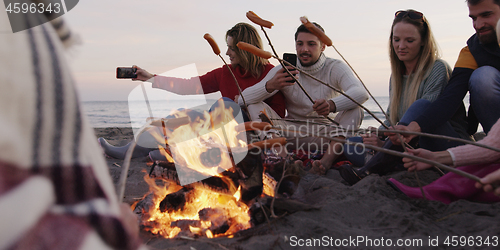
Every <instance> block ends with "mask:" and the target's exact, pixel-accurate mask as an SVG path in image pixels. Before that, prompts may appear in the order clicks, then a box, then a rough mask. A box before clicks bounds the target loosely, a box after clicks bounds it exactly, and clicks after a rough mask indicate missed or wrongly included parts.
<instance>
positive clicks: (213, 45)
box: [203, 33, 252, 120]
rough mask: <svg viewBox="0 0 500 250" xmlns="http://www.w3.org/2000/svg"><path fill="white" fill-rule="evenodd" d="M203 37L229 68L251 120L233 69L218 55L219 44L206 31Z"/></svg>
mask: <svg viewBox="0 0 500 250" xmlns="http://www.w3.org/2000/svg"><path fill="white" fill-rule="evenodd" d="M203 38H205V40H207V42H208V43H209V44H210V46H211V47H212V50H213V51H214V53H215V54H216V55H218V56H219V57H220V59H222V61H223V62H224V64H225V65H226V67H227V69H228V70H229V72H230V73H231V75H232V76H233V79H234V83H235V84H236V87H237V88H238V92H239V93H240V96H241V99H242V100H243V105H245V108H246V109H247V114H248V117H249V118H250V120H252V117H251V116H250V112H248V105H247V102H246V101H245V97H244V96H243V93H242V91H241V87H240V84H239V83H238V80H236V76H234V73H233V71H232V70H231V68H230V67H229V65H228V64H227V63H226V60H224V57H222V56H221V55H220V49H219V46H218V45H217V42H215V39H214V38H213V37H212V36H211V35H210V34H208V33H206V34H205V35H204V36H203Z"/></svg>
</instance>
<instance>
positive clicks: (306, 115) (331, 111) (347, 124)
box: [239, 23, 368, 174]
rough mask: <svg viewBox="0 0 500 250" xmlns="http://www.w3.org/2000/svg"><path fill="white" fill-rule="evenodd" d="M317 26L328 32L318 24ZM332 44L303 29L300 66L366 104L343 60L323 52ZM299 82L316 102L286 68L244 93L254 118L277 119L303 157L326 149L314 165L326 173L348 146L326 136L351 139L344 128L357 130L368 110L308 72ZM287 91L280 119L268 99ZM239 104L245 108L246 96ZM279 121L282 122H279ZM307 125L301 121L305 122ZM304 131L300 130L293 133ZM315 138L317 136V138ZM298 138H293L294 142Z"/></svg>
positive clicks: (364, 94)
mask: <svg viewBox="0 0 500 250" xmlns="http://www.w3.org/2000/svg"><path fill="white" fill-rule="evenodd" d="M314 25H316V27H318V28H320V29H321V30H323V28H322V27H321V26H320V25H318V24H316V23H314ZM325 48H326V45H325V44H324V43H322V42H321V41H320V39H319V38H318V37H317V36H315V35H314V34H312V33H311V32H310V31H309V30H308V29H307V28H306V27H305V26H304V25H301V26H300V27H299V28H298V29H297V31H296V33H295V49H296V51H297V55H298V62H297V63H298V66H297V67H298V68H299V69H301V70H303V71H304V72H307V73H309V74H310V75H312V76H314V77H316V78H318V79H320V80H322V81H323V82H325V83H327V84H329V85H331V86H332V87H334V88H336V89H338V90H341V91H343V92H344V93H345V94H346V95H348V96H350V97H352V98H353V99H354V100H356V101H357V102H358V103H364V102H365V101H366V100H367V99H368V94H367V92H366V91H365V89H364V88H363V86H362V85H361V83H360V81H359V80H358V79H356V77H354V74H353V73H352V71H351V70H350V69H349V67H348V66H347V65H346V64H345V63H343V62H341V61H340V60H336V59H332V58H327V57H326V56H325V55H324V54H323V51H324V50H325ZM288 69H289V70H290V71H291V73H292V74H298V72H297V71H295V70H294V69H293V68H292V67H288ZM298 81H299V82H300V83H301V85H302V86H303V87H304V89H305V90H306V92H307V93H308V94H309V95H310V96H311V98H312V99H313V101H314V103H312V102H311V100H310V99H309V98H308V97H307V96H306V94H304V92H303V91H302V90H301V88H300V86H298V84H296V83H294V80H293V78H292V77H291V76H290V75H288V73H287V72H286V71H285V70H284V69H283V68H282V67H281V66H276V67H274V68H273V69H272V70H271V71H269V73H268V74H267V76H266V77H265V78H264V79H263V80H262V81H261V82H259V83H257V84H255V85H254V86H252V87H249V88H247V89H245V91H243V93H242V94H243V96H244V97H245V99H246V102H247V104H250V105H249V107H248V110H249V111H250V114H251V116H252V118H254V119H255V118H256V117H259V116H258V114H259V113H260V112H262V111H265V113H266V114H267V115H268V116H269V117H270V118H271V120H272V122H273V124H274V126H276V127H281V128H286V129H288V131H283V133H284V134H283V135H284V136H285V137H286V138H288V139H289V140H288V143H289V144H287V145H286V146H287V147H288V148H291V149H296V150H297V151H298V152H299V154H300V153H310V152H313V151H316V150H318V151H324V152H325V154H324V156H323V157H322V158H321V160H316V161H314V162H312V164H310V166H311V167H312V171H311V172H313V173H319V174H324V173H325V172H326V171H327V170H328V169H329V168H330V167H331V166H332V164H333V163H334V162H335V160H336V159H337V158H338V156H340V155H341V154H342V153H343V145H342V144H341V143H337V142H333V141H332V142H330V141H329V140H327V139H323V138H320V137H318V136H325V137H340V138H345V137H346V136H347V133H346V132H344V131H343V130H342V129H351V130H352V129H357V128H359V126H360V125H361V122H362V119H363V110H362V109H361V108H360V107H358V105H357V104H356V103H354V102H353V101H351V100H350V99H348V98H347V97H345V96H344V95H341V94H340V93H338V92H336V91H334V90H332V89H331V88H328V87H327V86H325V85H323V84H321V83H320V82H318V81H316V80H314V79H312V78H311V77H309V76H306V75H305V74H302V73H301V74H298ZM279 90H281V91H282V92H283V94H284V96H285V101H286V106H285V107H286V109H287V112H288V114H287V118H289V119H293V120H294V121H293V122H291V121H289V120H282V119H279V116H278V115H277V114H276V113H275V112H274V111H273V110H272V109H270V108H269V107H268V106H267V105H265V103H263V102H262V101H263V100H265V99H266V98H269V97H270V96H272V95H274V94H276V93H278V91H279ZM239 103H240V104H243V102H242V100H241V98H239ZM326 117H329V118H331V119H334V121H335V122H337V123H338V127H337V126H331V125H333V124H331V122H330V121H329V120H328V119H327V118H326ZM273 118H277V119H276V120H275V119H273ZM299 121H301V122H299ZM292 130H294V131H297V130H299V131H300V132H293V131H292ZM311 134H314V136H315V137H311ZM291 138H293V139H291ZM280 149H282V150H281V151H280V152H278V153H279V154H280V155H281V156H285V155H286V150H284V149H285V148H283V147H281V148H280Z"/></svg>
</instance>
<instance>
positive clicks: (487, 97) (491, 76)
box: [469, 66, 500, 133]
mask: <svg viewBox="0 0 500 250" xmlns="http://www.w3.org/2000/svg"><path fill="white" fill-rule="evenodd" d="M469 92H470V105H471V107H472V108H473V110H474V113H475V114H476V116H477V119H478V120H479V123H481V126H483V129H484V132H485V133H488V132H489V131H490V129H491V127H492V126H493V124H495V123H496V122H497V120H498V119H499V118H500V109H499V108H498V107H500V72H499V71H498V70H497V69H496V68H494V67H491V66H483V67H480V68H478V69H476V70H474V72H473V73H472V75H471V77H470V79H469Z"/></svg>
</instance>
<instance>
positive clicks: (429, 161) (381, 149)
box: [275, 128, 480, 182]
mask: <svg viewBox="0 0 500 250" xmlns="http://www.w3.org/2000/svg"><path fill="white" fill-rule="evenodd" d="M275 129H277V130H281V131H292V132H297V130H294V129H282V128H275ZM303 137H317V138H323V139H326V140H330V141H335V142H340V143H344V144H348V145H354V146H359V145H361V146H363V147H366V148H368V149H373V150H375V151H378V152H382V153H386V154H390V155H394V156H399V157H402V158H410V159H413V160H416V161H420V162H423V163H427V164H429V165H433V166H436V167H438V168H440V169H444V170H446V171H449V172H453V173H455V174H458V175H460V176H463V177H466V178H469V179H471V180H474V181H477V182H480V178H479V177H477V176H475V175H472V174H469V173H467V172H464V171H462V170H460V169H456V168H453V167H450V166H446V165H444V164H442V163H439V162H436V161H432V160H428V159H425V158H422V157H418V156H414V155H410V154H405V153H401V152H399V151H395V150H391V149H386V148H382V147H377V146H373V145H369V144H364V143H361V142H351V141H348V140H346V139H340V138H334V137H327V136H319V135H314V134H310V133H309V134H308V135H307V136H299V137H295V138H303ZM289 139H291V138H287V140H289Z"/></svg>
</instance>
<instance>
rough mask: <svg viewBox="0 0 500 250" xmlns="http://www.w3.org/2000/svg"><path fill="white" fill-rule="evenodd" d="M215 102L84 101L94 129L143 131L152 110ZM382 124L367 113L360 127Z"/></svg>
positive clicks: (160, 113)
mask: <svg viewBox="0 0 500 250" xmlns="http://www.w3.org/2000/svg"><path fill="white" fill-rule="evenodd" d="M375 98H376V99H377V101H378V102H379V103H380V105H381V106H382V108H384V111H385V110H386V109H387V105H388V104H389V97H388V96H385V97H375ZM214 102H215V100H207V101H206V103H205V102H204V100H200V99H189V100H182V101H181V100H172V101H169V102H165V101H150V103H149V106H150V109H148V107H147V105H146V103H145V102H143V101H132V102H130V103H129V102H128V101H90V102H83V109H84V112H85V113H86V114H87V116H88V118H89V120H90V123H91V125H92V127H94V128H106V127H132V128H140V127H141V126H142V125H144V122H145V121H146V118H147V117H149V110H151V113H152V115H153V116H154V117H165V116H167V115H169V114H170V112H171V111H172V110H174V109H175V110H177V109H179V108H189V107H195V106H196V107H200V109H204V110H208V109H209V108H210V106H211V104H212V103H214ZM363 105H364V106H365V107H366V108H367V109H368V110H370V111H371V112H372V113H373V114H374V115H375V116H377V117H378V118H379V119H380V120H382V121H383V120H385V117H384V114H383V113H382V111H380V108H379V107H378V106H377V105H376V103H375V102H374V101H373V100H372V99H370V100H368V101H367V102H365V103H364V104H363ZM379 125H380V124H379V123H378V122H377V121H376V120H375V119H374V118H373V117H372V116H371V115H370V114H368V113H367V112H366V111H365V116H364V119H363V123H362V125H361V127H363V128H367V127H368V126H372V127H378V126H379Z"/></svg>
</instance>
